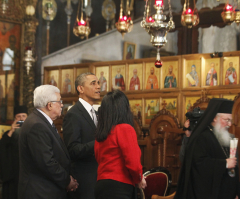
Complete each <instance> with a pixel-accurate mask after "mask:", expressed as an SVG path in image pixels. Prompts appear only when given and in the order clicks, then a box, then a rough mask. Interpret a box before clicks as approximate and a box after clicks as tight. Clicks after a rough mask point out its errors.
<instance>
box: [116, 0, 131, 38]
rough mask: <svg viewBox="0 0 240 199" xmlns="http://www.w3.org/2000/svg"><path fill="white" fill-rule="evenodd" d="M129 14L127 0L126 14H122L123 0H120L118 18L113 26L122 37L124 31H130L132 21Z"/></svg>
mask: <svg viewBox="0 0 240 199" xmlns="http://www.w3.org/2000/svg"><path fill="white" fill-rule="evenodd" d="M130 15H131V13H130V9H129V0H127V15H123V0H121V4H120V14H119V19H118V22H117V23H116V24H115V26H116V28H117V30H118V32H120V33H121V34H122V37H124V34H125V33H128V32H131V31H132V28H133V21H132V19H131V17H130Z"/></svg>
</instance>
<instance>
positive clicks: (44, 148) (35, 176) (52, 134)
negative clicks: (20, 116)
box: [18, 85, 78, 199]
mask: <svg viewBox="0 0 240 199" xmlns="http://www.w3.org/2000/svg"><path fill="white" fill-rule="evenodd" d="M34 107H35V109H34V111H33V112H32V113H31V114H30V115H29V117H28V118H27V119H26V120H25V122H24V124H23V126H22V129H21V133H20V136H19V160H20V172H19V173H20V176H19V186H18V198H19V199H33V198H34V199H66V198H67V191H72V190H75V189H76V188H77V186H78V183H77V182H76V180H75V179H73V177H72V176H70V157H69V154H68V151H67V149H66V147H65V145H64V143H63V141H62V140H61V138H60V136H59V134H58V132H57V129H56V127H55V126H54V124H53V121H54V120H56V119H57V118H58V117H60V115H61V111H62V107H63V104H62V100H61V95H60V91H59V89H58V88H57V87H55V86H52V85H42V86H39V87H37V88H36V89H35V90H34Z"/></svg>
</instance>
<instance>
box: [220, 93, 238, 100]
mask: <svg viewBox="0 0 240 199" xmlns="http://www.w3.org/2000/svg"><path fill="white" fill-rule="evenodd" d="M236 96H237V94H236V95H223V98H224V99H228V100H234V99H235V97H236Z"/></svg>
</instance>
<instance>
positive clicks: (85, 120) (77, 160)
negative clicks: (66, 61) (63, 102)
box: [63, 73, 100, 199]
mask: <svg viewBox="0 0 240 199" xmlns="http://www.w3.org/2000/svg"><path fill="white" fill-rule="evenodd" d="M75 87H76V91H77V94H78V96H79V100H78V101H77V102H76V104H75V105H74V106H73V107H72V108H71V109H70V110H69V111H68V112H67V114H66V115H65V117H64V120H63V138H64V142H65V144H66V146H67V149H68V152H69V155H70V157H71V160H72V165H71V166H72V173H73V174H74V177H76V179H77V181H78V183H79V188H78V189H77V190H76V192H73V193H72V195H73V198H74V199H94V187H95V183H96V182H97V167H98V164H97V161H96V160H95V156H94V143H95V130H96V125H97V117H96V113H95V111H94V109H93V104H94V103H95V102H96V101H97V100H100V84H99V80H98V78H97V77H96V76H95V75H94V74H92V73H83V74H81V75H79V76H78V77H77V78H76V81H75Z"/></svg>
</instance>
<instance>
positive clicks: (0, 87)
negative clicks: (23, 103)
mask: <svg viewBox="0 0 240 199" xmlns="http://www.w3.org/2000/svg"><path fill="white" fill-rule="evenodd" d="M4 85H5V75H0V106H1V105H2V104H3V100H4V98H5V86H4Z"/></svg>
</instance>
